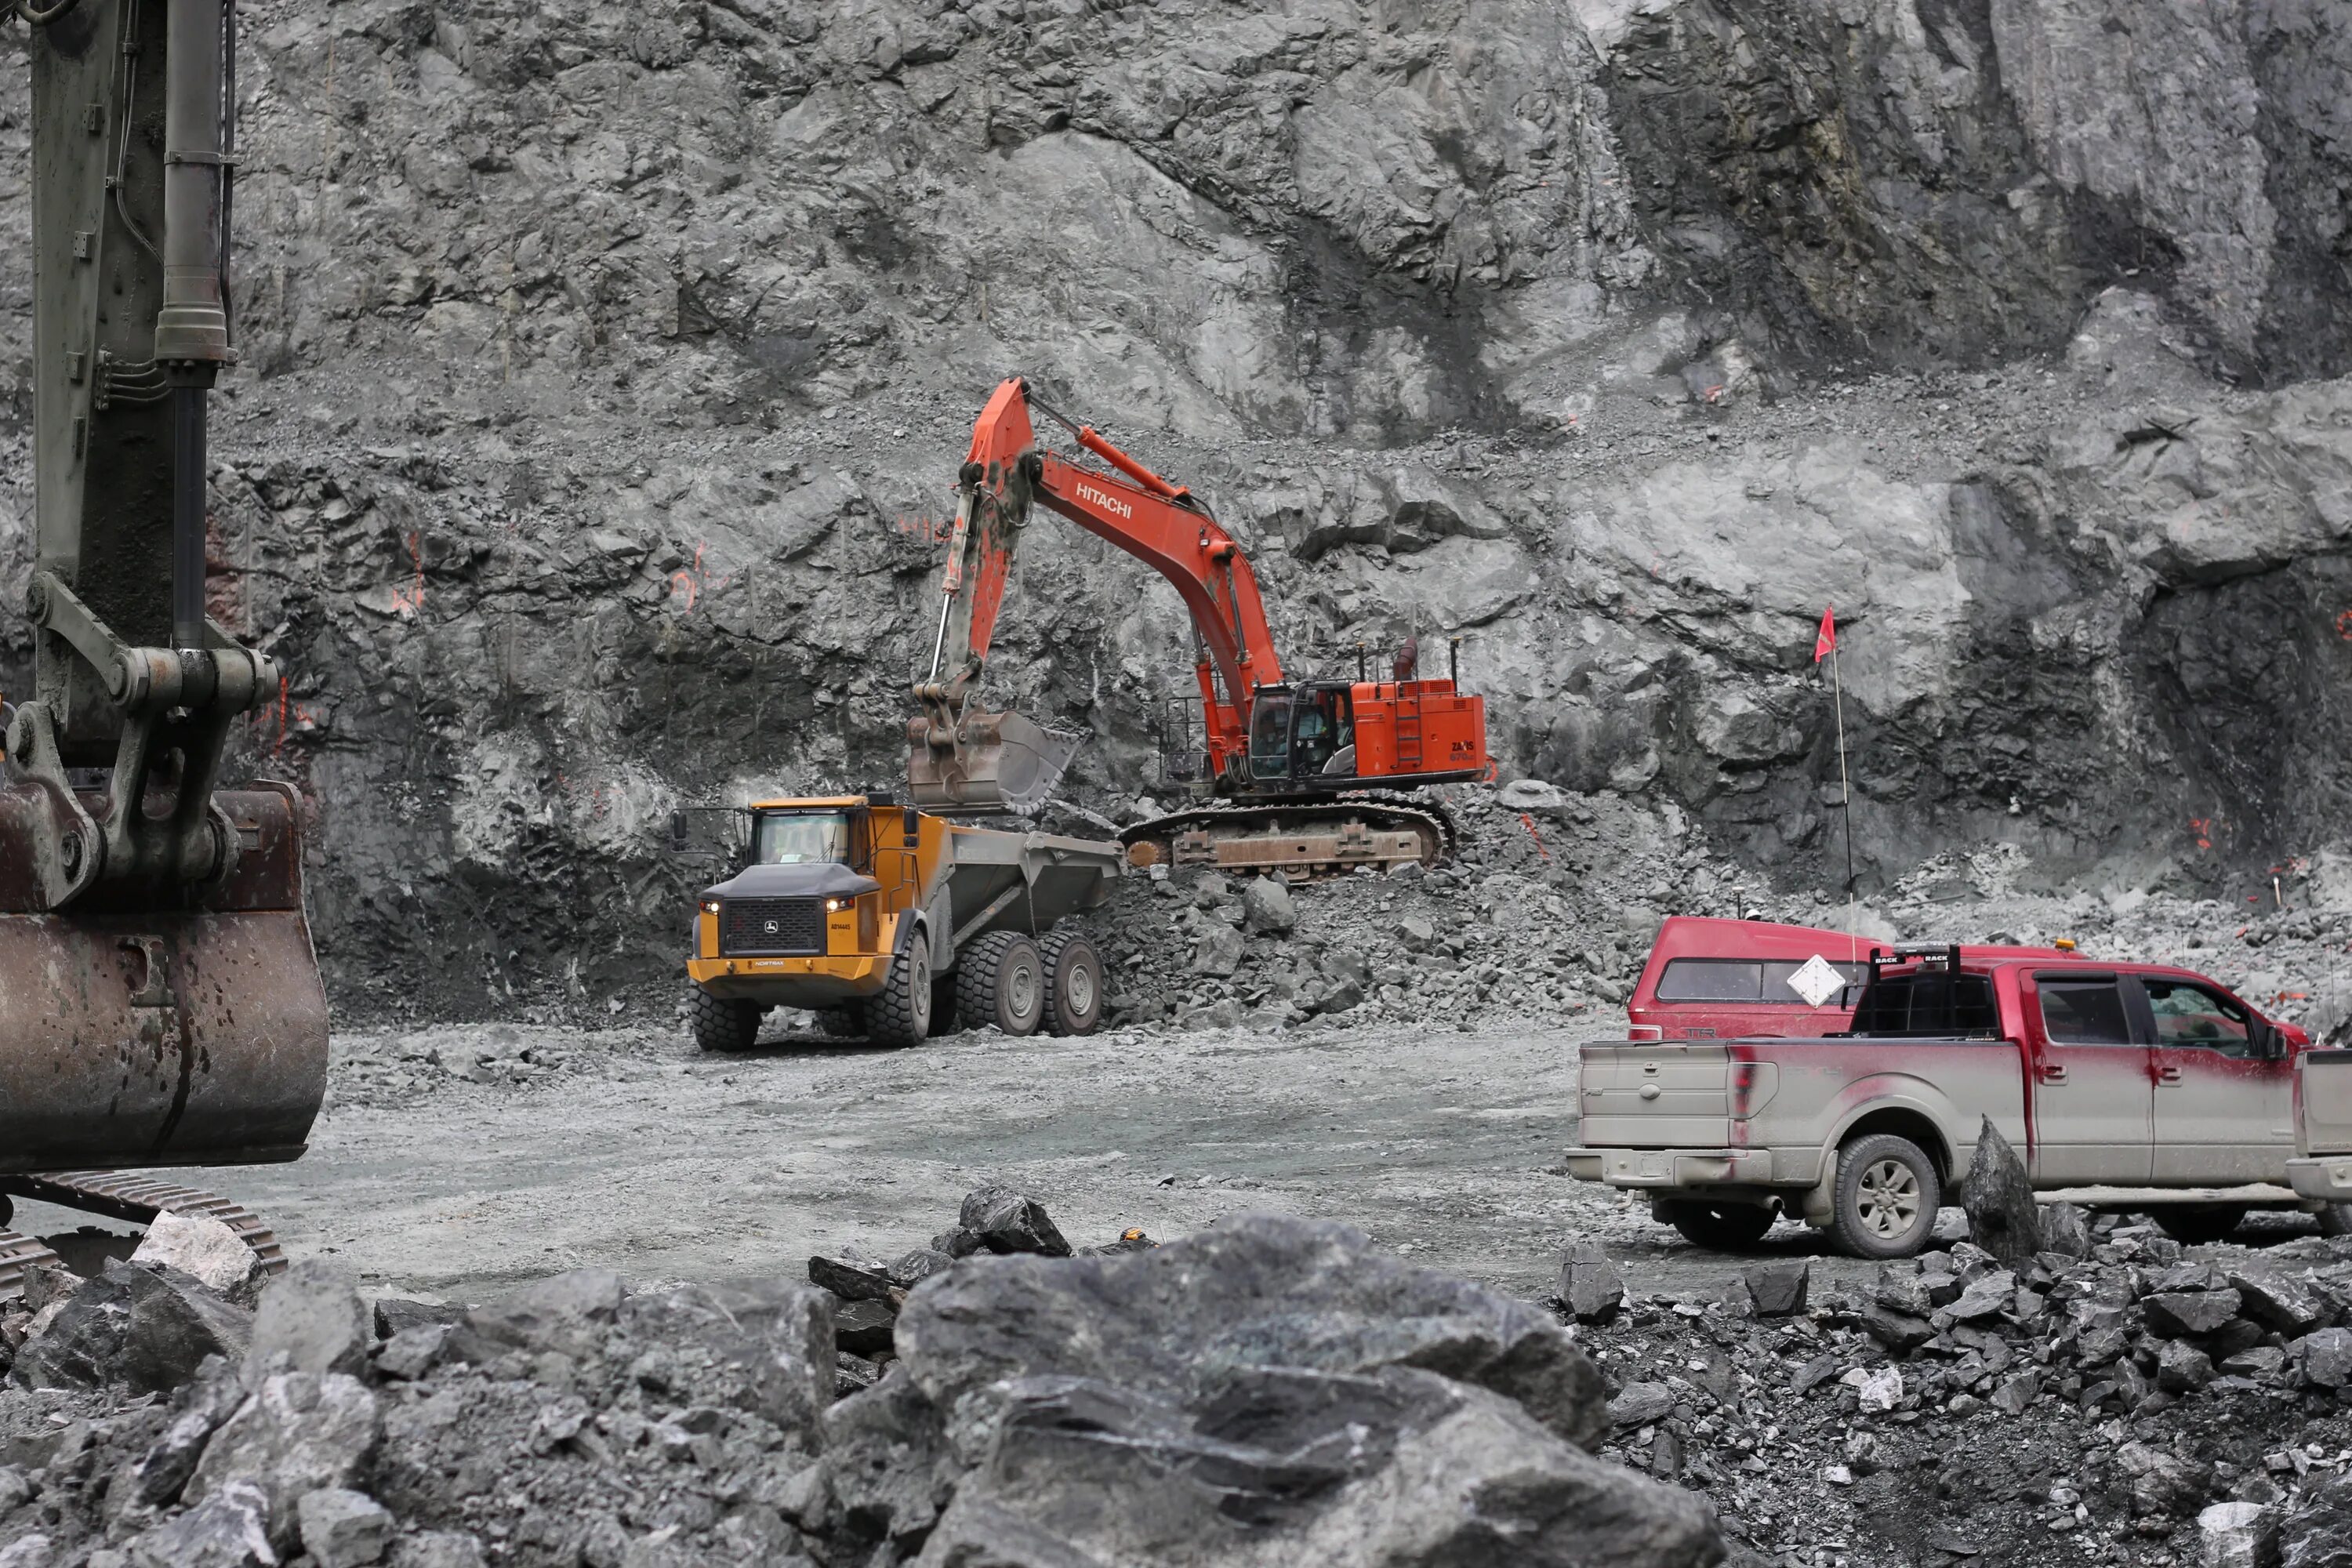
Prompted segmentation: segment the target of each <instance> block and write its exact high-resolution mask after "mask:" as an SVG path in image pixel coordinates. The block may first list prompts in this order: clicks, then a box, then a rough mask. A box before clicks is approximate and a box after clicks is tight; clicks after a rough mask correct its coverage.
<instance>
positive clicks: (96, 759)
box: [0, 0, 327, 1289]
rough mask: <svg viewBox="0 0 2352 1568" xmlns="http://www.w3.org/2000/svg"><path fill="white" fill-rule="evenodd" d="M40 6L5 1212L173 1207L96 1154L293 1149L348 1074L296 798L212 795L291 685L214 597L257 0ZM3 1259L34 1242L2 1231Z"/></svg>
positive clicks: (6, 1005)
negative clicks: (24, 684)
mask: <svg viewBox="0 0 2352 1568" xmlns="http://www.w3.org/2000/svg"><path fill="white" fill-rule="evenodd" d="M17 15H18V16H21V17H22V18H23V19H24V20H25V21H26V25H27V26H28V28H29V31H30V37H29V39H28V41H27V47H28V50H29V53H30V56H31V60H32V75H33V119H32V157H31V160H30V162H31V166H32V170H33V221H34V230H35V232H34V236H33V239H34V244H33V258H34V266H33V310H34V356H33V374H34V385H35V390H34V407H35V419H34V425H35V429H34V472H35V496H36V500H35V517H36V521H35V542H36V551H35V561H34V570H33V579H32V592H31V595H30V599H29V604H28V605H27V607H26V616H27V619H28V620H29V621H30V622H31V624H32V630H33V640H34V689H33V691H32V692H31V694H30V695H28V696H26V697H25V698H24V699H23V700H21V701H19V702H18V703H17V704H16V711H15V715H14V717H13V719H12V720H11V721H10V722H9V724H8V727H7V735H6V742H7V754H6V760H5V764H0V1225H5V1223H6V1221H7V1208H8V1203H7V1199H6V1197H5V1194H7V1193H9V1192H11V1191H14V1192H16V1193H17V1194H20V1195H24V1194H35V1195H40V1196H43V1197H45V1198H47V1199H49V1200H50V1201H59V1202H73V1201H76V1200H75V1199H74V1197H73V1195H72V1194H75V1193H84V1194H86V1195H88V1196H89V1205H86V1206H92V1207H95V1208H96V1209H98V1210H99V1212H105V1213H110V1214H115V1215H117V1216H118V1217H121V1216H122V1215H133V1214H136V1213H138V1212H142V1205H144V1208H145V1209H146V1210H148V1211H152V1208H153V1207H154V1206H156V1204H151V1203H148V1202H147V1200H146V1198H144V1197H139V1196H137V1195H136V1194H132V1189H133V1188H134V1187H135V1188H136V1189H137V1192H138V1193H145V1194H148V1195H149V1196H155V1195H156V1194H172V1195H171V1196H170V1198H169V1201H170V1202H172V1203H174V1204H179V1205H183V1206H184V1205H187V1204H190V1203H194V1202H196V1201H197V1200H200V1199H202V1198H203V1194H192V1193H190V1192H189V1191H188V1190H187V1189H183V1188H176V1187H173V1188H164V1187H160V1186H155V1185H154V1184H147V1185H145V1186H141V1185H140V1184H137V1183H135V1182H134V1183H131V1184H130V1185H128V1186H126V1185H124V1184H123V1182H121V1181H117V1180H115V1179H114V1178H110V1177H108V1176H106V1175H105V1173H104V1171H103V1169H92V1167H100V1168H102V1167H110V1166H124V1165H130V1166H141V1167H144V1166H163V1165H186V1164H232V1163H255V1162H261V1161H274V1160H289V1159H292V1158H294V1157H295V1156H296V1155H298V1154H299V1153H300V1152H302V1148H303V1145H304V1142H305V1141H306V1140H307V1139H308V1137H309V1135H310V1123H311V1121H312V1119H313V1117H314V1116H315V1115H316V1114H317V1112H318V1110H319V1105H320V1099H321V1097H322V1095H323V1093H324V1090H325V1087H326V1072H327V998H326V993H325V990H324V988H323V987H322V985H321V984H320V977H319V965H318V960H317V958H316V956H315V955H314V954H313V952H312V949H311V943H310V926H309V923H308V920H307V917H306V916H305V914H304V911H303V899H302V866H303V857H302V842H301V826H302V806H301V803H300V801H299V799H298V798H297V797H296V795H295V794H294V792H293V791H292V790H291V789H290V788H289V787H288V786H286V785H284V784H263V785H259V786H256V787H253V788H248V789H242V790H235V789H226V788H222V787H220V786H221V773H222V772H223V769H224V766H225V756H226V751H227V748H228V743H229V741H230V738H231V735H232V734H233V732H234V729H235V726H236V723H237V721H239V720H240V719H241V718H242V717H243V716H244V715H245V714H246V713H247V712H248V711H249V710H252V709H254V708H256V707H257V706H259V705H260V704H261V703H263V702H265V701H268V700H275V699H276V698H277V697H278V692H279V687H280V679H281V677H280V675H279V673H278V669H277V668H276V666H275V665H274V664H273V663H272V661H271V660H270V659H269V658H267V657H265V656H263V655H261V654H258V653H256V652H254V651H253V650H251V649H249V648H247V647H242V646H240V645H239V644H238V642H237V641H236V637H234V636H232V635H231V634H230V632H229V631H228V630H227V629H226V627H224V626H222V625H221V624H220V623H219V622H218V621H216V620H215V619H214V618H212V616H209V615H208V614H207V613H206V593H205V588H206V585H205V533H206V517H205V502H206V493H205V492H206V481H207V472H208V465H207V459H206V452H205V407H206V399H207V397H208V395H209V393H210V390H211V387H212V385H213V382H214V380H215V376H216V375H217V374H218V373H219V372H220V370H221V369H222V368H223V367H225V366H226V365H228V364H231V363H234V362H235V358H236V355H235V351H234V350H233V349H232V348H231V347H230V339H231V321H230V319H229V312H228V309H227V288H226V285H227V267H228V254H229V219H230V210H231V190H232V185H231V182H232V179H233V171H234V169H235V166H236V153H235V150H234V146H235V144H234V108H235V105H234V93H233V92H232V91H230V90H229V82H230V80H231V62H232V61H233V60H234V58H235V53H236V40H235V26H236V13H235V7H234V5H232V4H230V3H229V0H168V4H167V3H166V0H106V3H103V4H101V3H99V0H79V3H76V0H52V3H50V4H48V5H44V6H40V7H23V6H20V7H17ZM109 1194H110V1195H109ZM125 1194H132V1195H129V1196H126V1195H125ZM163 1201H165V1200H164V1199H163V1197H157V1198H156V1202H157V1203H162V1202H163ZM205 1201H208V1202H209V1201H212V1200H205ZM108 1205H111V1206H108ZM239 1212H240V1213H241V1211H239ZM247 1219H248V1220H249V1219H250V1216H247ZM246 1232H247V1238H248V1240H253V1239H254V1237H256V1236H258V1237H260V1238H261V1240H260V1241H256V1242H255V1245H256V1247H257V1249H258V1248H259V1247H260V1246H261V1242H262V1241H266V1240H267V1238H268V1233H267V1231H266V1230H260V1229H259V1227H258V1222H252V1223H251V1224H249V1225H247V1226H246ZM0 1254H5V1257H6V1258H14V1259H16V1260H17V1261H19V1262H21V1260H22V1258H23V1257H24V1256H26V1254H25V1252H24V1249H23V1248H22V1247H19V1246H17V1244H16V1240H12V1239H8V1238H5V1237H0ZM5 1287H6V1280H5V1279H0V1289H5Z"/></svg>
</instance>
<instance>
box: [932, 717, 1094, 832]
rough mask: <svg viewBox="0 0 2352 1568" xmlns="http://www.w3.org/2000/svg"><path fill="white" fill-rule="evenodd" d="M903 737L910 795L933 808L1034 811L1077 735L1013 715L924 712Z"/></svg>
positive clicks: (1072, 751)
mask: <svg viewBox="0 0 2352 1568" xmlns="http://www.w3.org/2000/svg"><path fill="white" fill-rule="evenodd" d="M926 707H927V708H928V707H929V704H926ZM907 738H908V742H910V744H909V745H908V757H907V787H908V792H909V794H910V795H912V796H913V798H914V802H915V804H916V805H919V806H923V807H926V808H927V809H929V810H932V811H1010V812H1029V811H1034V810H1035V809H1036V808H1037V807H1038V806H1040V805H1044V804H1045V801H1046V799H1047V797H1048V796H1050V795H1052V794H1053V793H1054V787H1055V785H1056V784H1060V783H1061V781H1062V774H1063V773H1064V772H1065V771H1066V769H1067V768H1068V767H1069V765H1070V759H1071V758H1072V757H1074V756H1076V754H1077V750H1078V741H1077V738H1076V736H1071V735H1057V734H1055V732H1054V731H1051V730H1048V729H1046V728H1045V726H1044V725H1042V724H1038V723H1036V722H1034V721H1031V720H1028V719H1024V718H1023V717H1022V716H1021V715H1020V714H1018V713H972V712H967V713H965V714H963V715H962V716H961V718H953V717H950V716H948V715H946V714H944V713H942V714H940V715H939V716H937V717H934V716H932V714H931V713H929V712H928V711H927V712H926V713H925V714H924V715H923V716H922V717H919V718H918V719H916V720H915V721H913V722H911V723H910V724H908V726H907Z"/></svg>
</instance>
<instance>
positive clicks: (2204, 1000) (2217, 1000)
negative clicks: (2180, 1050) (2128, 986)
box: [2139, 975, 2254, 1058]
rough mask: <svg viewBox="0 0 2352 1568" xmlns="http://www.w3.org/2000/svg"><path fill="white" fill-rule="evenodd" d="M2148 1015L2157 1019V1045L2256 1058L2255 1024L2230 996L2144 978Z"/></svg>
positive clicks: (2179, 983)
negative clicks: (2190, 1047) (2253, 1028)
mask: <svg viewBox="0 0 2352 1568" xmlns="http://www.w3.org/2000/svg"><path fill="white" fill-rule="evenodd" d="M2139 984H2140V989H2141V990H2143V991H2145V992H2147V1008H2148V1011H2149V1012H2151V1013H2153V1014H2155V1015H2156V1043H2157V1044H2158V1045H2159V1046H2194V1047H2200V1048H2202V1049H2205V1050H2213V1051H2219V1052H2221V1054H2222V1055H2223V1056H2225V1057H2242V1058H2243V1057H2252V1055H2253V1054H2254V1047H2253V1030H2252V1027H2251V1025H2252V1020H2251V1019H2250V1018H2249V1017H2248V1016H2246V1010H2245V1009H2244V1008H2243V1007H2241V1006H2239V1005H2237V1004H2236V1003H2235V1002H2232V1001H2231V1000H2230V999H2229V998H2227V997H2226V996H2221V995H2219V994H2216V993H2214V992H2211V991H2209V990H2207V989H2206V988H2205V987H2204V986H2202V985H2191V984H2189V982H2187V981H2185V980H2158V979H2155V978H2152V977H2150V976H2147V975H2142V976H2141V977H2140V983H2139Z"/></svg>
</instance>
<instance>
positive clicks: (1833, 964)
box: [1625, 915, 2074, 1040]
mask: <svg viewBox="0 0 2352 1568" xmlns="http://www.w3.org/2000/svg"><path fill="white" fill-rule="evenodd" d="M1882 945H1883V944H1882V943H1880V942H1875V941H1874V940H1872V939H1871V938H1868V937H1859V936H1853V935H1852V934H1850V933H1848V932H1845V931H1828V930H1824V929H1823V928H1822V927H1819V926H1791V925H1775V924H1773V923H1772V922H1770V921H1727V920H1719V919H1714V918H1710V917H1707V916H1704V915H1670V916H1668V917H1667V918H1666V921H1665V923H1664V925H1662V926H1660V927H1659V928H1658V936H1657V940H1656V941H1654V942H1652V943H1651V944H1650V958H1649V962H1648V963H1644V964H1643V966H1642V977H1641V979H1639V980H1638V981H1636V982H1635V983H1634V985H1633V995H1632V996H1630V997H1628V998H1627V999H1626V1002H1625V1022H1626V1029H1625V1035H1626V1037H1627V1038H1629V1039H1634V1040H1719V1039H1720V1040H1729V1039H1739V1038H1743V1037H1750V1036H1756V1035H1834V1034H1839V1033H1842V1032H1843V1030H1844V1029H1845V1027H1846V1026H1847V1024H1848V1022H1849V1021H1850V1020H1851V1019H1852V1018H1853V1004H1854V998H1856V997H1857V996H1859V995H1860V994H1862V984H1863V982H1864V980H1866V979H1867V978H1869V973H1870V953H1871V950H1872V949H1873V948H1876V947H1880V946H1882ZM1960 956H1961V958H1962V959H1963V960H1965V961H1968V962H1971V963H1979V962H1980V963H1993V962H1997V961H2000V960H2002V959H2012V958H2020V957H2033V956H2038V957H2044V958H2052V959H2057V960H2059V961H2061V962H2063V961H2066V960H2069V959H2071V958H2072V957H2074V951H2073V949H2071V948H2055V947H1963V948H1961V949H1960ZM1817 960H1818V961H1820V962H1822V963H1826V964H1827V965H1828V966H1829V967H1830V968H1831V969H1832V970H1834V971H1835V972H1836V973H1837V974H1838V976H1839V977H1840V978H1841V979H1843V981H1844V982H1845V984H1844V986H1843V988H1841V989H1840V990H1838V991H1835V992H1831V993H1828V994H1824V995H1823V996H1822V1000H1821V1001H1820V1002H1819V1003H1813V1002H1810V1001H1808V1000H1807V999H1806V997H1805V995H1803V994H1801V993H1800V992H1799V990H1798V988H1797V985H1796V984H1795V981H1796V977H1797V975H1798V974H1799V973H1801V971H1802V970H1803V969H1804V968H1805V966H1806V965H1807V964H1809V963H1813V962H1815V961H1817Z"/></svg>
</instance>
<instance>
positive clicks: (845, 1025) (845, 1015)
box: [816, 1001, 866, 1040]
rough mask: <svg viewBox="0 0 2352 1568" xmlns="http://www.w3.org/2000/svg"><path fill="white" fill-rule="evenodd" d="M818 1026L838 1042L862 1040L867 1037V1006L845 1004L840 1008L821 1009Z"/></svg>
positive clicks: (858, 1003)
mask: <svg viewBox="0 0 2352 1568" xmlns="http://www.w3.org/2000/svg"><path fill="white" fill-rule="evenodd" d="M816 1026H817V1027H818V1028H819V1029H821V1030H823V1031H824V1033H825V1034H827V1035H830V1036H832V1037H834V1038H835V1039H836V1040H862V1039H864V1038H865V1037H866V1004H865V1003H864V1002H862V1001H860V1002H844V1003H843V1004H842V1005H840V1006H838V1007H820V1008H818V1009H817V1013H816Z"/></svg>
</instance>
